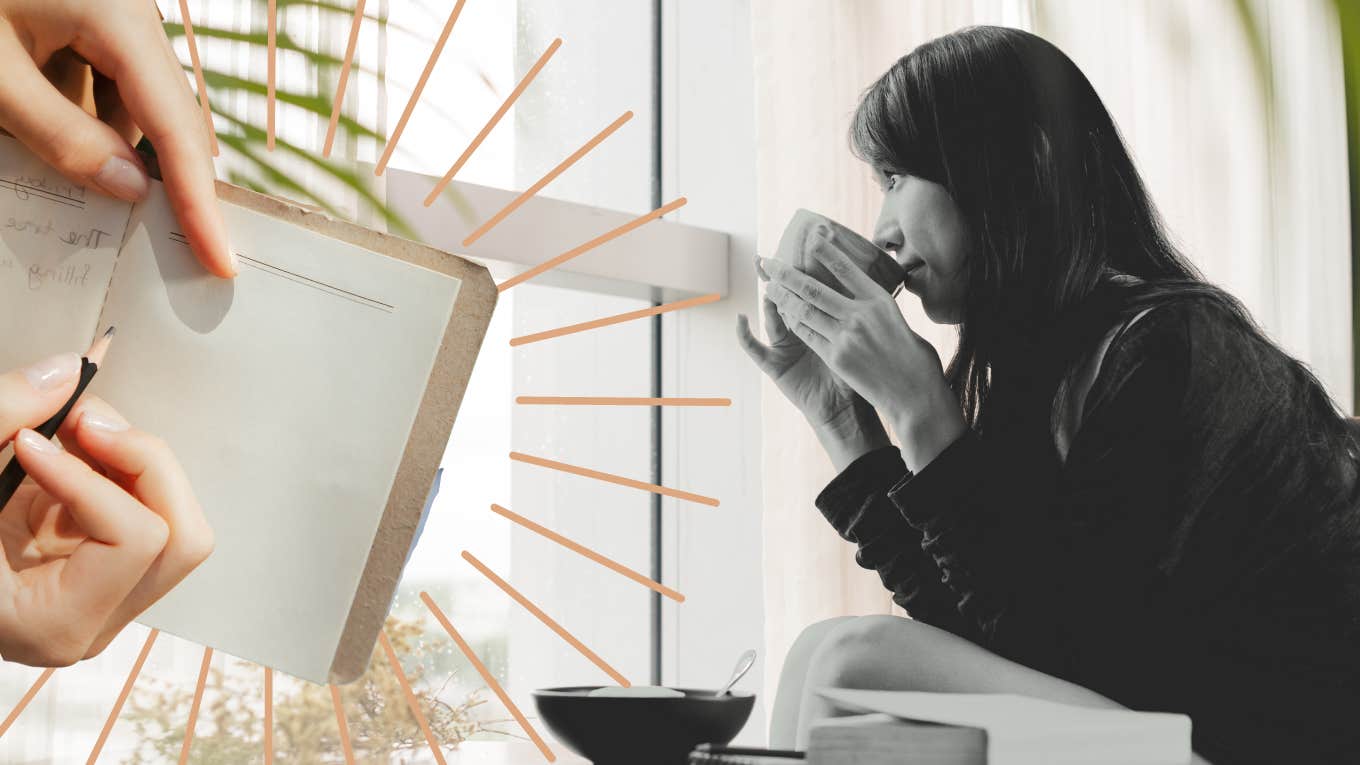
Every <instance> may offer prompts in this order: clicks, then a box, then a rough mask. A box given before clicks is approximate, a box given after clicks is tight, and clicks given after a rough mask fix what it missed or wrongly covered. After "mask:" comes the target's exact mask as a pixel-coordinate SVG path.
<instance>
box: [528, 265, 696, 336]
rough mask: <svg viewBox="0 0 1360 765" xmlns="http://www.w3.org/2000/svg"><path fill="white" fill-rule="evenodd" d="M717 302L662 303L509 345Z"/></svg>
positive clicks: (538, 334)
mask: <svg viewBox="0 0 1360 765" xmlns="http://www.w3.org/2000/svg"><path fill="white" fill-rule="evenodd" d="M507 283H508V280H507ZM511 286H513V285H511ZM719 300H722V295H719V294H718V293H716V292H715V293H712V294H710V295H700V296H699V297H692V298H688V299H686V300H677V301H675V302H674V303H663V304H661V305H655V306H652V307H651V308H642V309H639V310H636V311H628V312H627V313H620V314H616V315H614V316H606V317H604V318H603V319H592V320H590V321H583V322H581V323H580V324H569V325H567V326H565V327H558V328H557V329H549V330H545V331H543V332H535V333H534V334H532V335H520V336H519V337H513V338H511V339H510V345H515V346H518V345H528V344H529V343H537V342H539V341H541V340H551V339H553V338H554V337H562V336H563V335H574V334H576V333H577V332H585V331H587V330H591V329H599V328H600V327H608V326H611V325H614V324H622V323H623V322H625V321H632V320H634V319H644V318H646V317H648V316H656V315H658V314H663V313H670V312H671V311H679V310H682V309H685V308H693V307H694V306H696V305H706V304H708V303H716V302H717V301H719Z"/></svg>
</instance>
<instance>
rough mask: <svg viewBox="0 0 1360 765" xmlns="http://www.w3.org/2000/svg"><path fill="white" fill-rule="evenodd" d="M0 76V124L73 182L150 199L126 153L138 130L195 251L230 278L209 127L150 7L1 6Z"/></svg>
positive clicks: (121, 1)
mask: <svg viewBox="0 0 1360 765" xmlns="http://www.w3.org/2000/svg"><path fill="white" fill-rule="evenodd" d="M0 69H3V70H4V72H5V75H4V77H3V78H0V128H4V129H5V130H7V131H8V132H10V133H11V134H13V135H14V137H16V138H18V139H19V140H20V141H22V142H23V143H24V144H25V145H27V146H28V148H29V149H30V150H31V151H33V153H35V154H37V155H38V156H39V157H41V158H42V159H43V160H45V161H46V162H47V163H48V164H50V165H51V166H52V167H54V168H56V169H57V171H58V172H60V173H61V174H62V175H64V176H66V178H68V179H69V180H71V181H72V182H73V183H77V184H79V185H82V186H89V187H92V188H95V189H98V190H100V191H103V192H104V193H105V194H108V195H110V196H113V197H117V198H119V199H124V200H127V201H137V200H139V199H141V198H142V197H144V196H146V193H147V190H148V188H149V181H148V179H147V173H146V168H145V167H144V166H143V164H142V161H141V159H140V158H139V157H138V155H137V152H136V151H134V150H133V148H132V147H133V145H134V144H135V143H136V142H137V141H138V140H139V139H140V136H141V135H142V134H143V133H145V134H146V136H147V137H148V138H150V139H151V142H152V144H154V145H155V147H156V153H157V157H158V158H159V160H160V167H161V171H162V173H163V176H164V179H165V190H166V193H167V194H168V195H169V198H170V204H171V206H172V207H173V208H174V210H175V215H176V217H177V218H178V219H179V222H180V225H181V226H183V227H184V234H185V236H186V237H187V238H188V240H189V243H190V245H191V246H192V247H193V250H194V253H195V254H196V255H197V256H198V259H199V260H200V261H201V262H202V263H203V265H204V266H205V267H206V268H207V269H208V270H209V271H211V272H212V273H214V274H216V275H218V276H222V277H230V276H235V275H236V266H235V263H234V262H233V259H232V257H231V254H230V252H229V248H228V246H227V237H226V228H225V226H224V224H223V222H222V213H221V212H220V211H219V210H218V208H217V195H216V191H215V188H214V173H213V165H212V153H211V150H210V144H209V142H208V133H207V131H208V130H209V126H207V125H205V124H204V120H203V114H202V112H201V111H199V108H198V102H197V101H196V100H195V98H194V94H193V91H191V90H190V89H189V84H188V82H187V80H186V79H185V77H184V71H183V69H182V68H181V67H180V63H179V59H178V58H177V57H176V56H175V52H174V50H173V49H172V48H171V47H170V42H169V40H167V39H166V37H165V31H164V29H162V27H161V20H160V18H159V15H158V13H157V10H156V6H155V3H154V2H152V0H0Z"/></svg>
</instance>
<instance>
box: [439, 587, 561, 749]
mask: <svg viewBox="0 0 1360 765" xmlns="http://www.w3.org/2000/svg"><path fill="white" fill-rule="evenodd" d="M420 599H421V600H423V601H425V607H426V608H429V609H430V613H432V614H434V618H435V619H437V620H439V624H440V625H441V626H442V627H443V628H444V631H445V632H447V633H449V637H451V638H453V642H454V643H456V644H457V645H458V650H460V651H462V652H463V656H465V657H467V660H468V662H470V663H471V664H472V667H473V669H475V670H477V674H479V675H481V676H482V680H483V681H484V682H486V684H487V686H488V687H490V688H491V691H492V692H493V693H495V694H496V697H497V698H499V699H500V700H501V703H502V704H504V705H505V708H506V709H507V710H509V712H510V714H511V716H513V717H514V718H515V722H517V723H519V727H520V728H522V729H523V730H524V735H526V736H528V737H529V738H530V739H531V740H532V741H533V742H534V744H535V745H537V746H538V751H540V752H542V753H543V756H544V757H545V758H547V760H548V762H554V761H555V760H556V759H557V756H556V755H554V754H553V752H552V750H551V749H549V748H548V745H547V744H546V743H544V741H543V739H542V738H541V737H539V735H538V731H536V730H534V726H532V725H530V724H529V720H528V719H527V718H526V717H525V716H524V713H523V712H521V711H519V707H517V706H515V702H513V701H511V700H510V695H509V694H507V693H506V692H505V689H504V688H502V687H501V684H500V682H498V681H497V680H496V678H495V676H493V675H492V674H491V672H490V671H488V670H487V668H486V665H485V664H483V663H482V660H481V659H479V658H477V653H476V652H475V651H473V650H472V646H470V645H468V643H467V641H466V640H464V639H463V636H462V635H461V634H459V633H458V630H456V629H454V628H453V624H452V623H451V622H450V621H449V617H447V616H445V615H444V612H443V611H441V610H440V609H439V606H438V605H437V604H435V602H434V598H431V597H430V593H428V592H422V593H420Z"/></svg>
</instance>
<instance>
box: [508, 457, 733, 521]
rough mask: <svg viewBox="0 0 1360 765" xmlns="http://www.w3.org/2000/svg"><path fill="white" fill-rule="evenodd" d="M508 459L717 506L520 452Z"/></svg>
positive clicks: (695, 497)
mask: <svg viewBox="0 0 1360 765" xmlns="http://www.w3.org/2000/svg"><path fill="white" fill-rule="evenodd" d="M510 459H512V460H515V461H517V462H527V463H529V464H530V465H538V466H539V467H545V468H552V469H553V470H561V471H562V472H564V473H572V474H574V475H579V476H584V477H586V478H594V479H595V480H597V481H605V482H607V483H613V484H618V485H619V486H627V487H629V488H633V489H642V490H643V491H650V492H652V493H653V494H661V495H664V496H667V497H674V498H676V499H683V500H685V501H686V502H698V503H699V504H701V505H709V506H712V507H717V506H718V500H716V499H714V498H713V497H705V496H704V495H702V494H694V493H692V492H688V491H681V490H680V489H672V488H669V487H667V486H658V485H656V484H654V483H644V482H642V481H635V480H633V479H632V478H625V477H623V476H621V475H614V474H613V473H605V472H602V471H599V470H591V469H590V468H583V467H580V466H577V465H568V464H567V463H565V462H558V461H556V460H550V459H545V458H543V457H535V456H533V455H530V454H523V453H521V452H510Z"/></svg>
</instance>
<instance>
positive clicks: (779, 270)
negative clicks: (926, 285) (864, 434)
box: [760, 231, 966, 470]
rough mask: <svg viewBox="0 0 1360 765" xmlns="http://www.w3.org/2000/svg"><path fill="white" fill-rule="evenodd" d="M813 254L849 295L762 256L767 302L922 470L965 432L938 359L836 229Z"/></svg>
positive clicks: (909, 464)
mask: <svg viewBox="0 0 1360 765" xmlns="http://www.w3.org/2000/svg"><path fill="white" fill-rule="evenodd" d="M810 254H811V255H812V257H813V258H814V259H815V260H816V261H817V262H818V263H820V264H821V265H822V266H824V267H825V268H826V269H827V270H828V271H829V272H830V273H831V274H832V276H834V277H835V279H836V280H837V281H838V282H840V284H841V286H842V287H844V288H845V290H846V292H847V293H848V296H847V295H842V294H840V293H839V292H838V291H837V290H835V289H833V288H832V287H831V286H829V285H826V284H823V283H822V282H819V281H817V280H816V279H813V278H812V277H810V276H808V275H807V274H804V273H802V272H800V271H799V270H797V269H796V268H794V267H792V266H790V265H789V264H787V263H784V262H782V261H778V260H772V259H766V258H762V259H761V260H760V265H761V267H762V268H763V269H764V271H765V272H766V273H768V275H769V277H770V283H769V285H768V286H767V287H766V292H765V295H766V298H767V299H769V300H771V301H773V302H774V304H775V306H776V307H777V308H778V310H779V316H780V318H781V319H782V320H783V322H784V324H785V325H787V326H788V327H789V329H790V330H791V331H792V332H793V333H794V334H795V335H797V337H798V338H799V339H800V340H802V341H803V342H804V343H806V344H807V346H808V347H809V348H810V349H812V352H813V353H816V354H817V356H818V357H819V358H820V359H821V360H822V361H823V362H825V363H826V365H827V367H829V368H830V369H831V371H833V372H835V373H836V375H837V376H838V377H840V378H841V379H843V380H844V381H845V382H846V384H848V385H849V386H850V387H851V388H852V389H854V391H855V392H856V393H858V394H859V395H861V396H863V397H864V398H865V400H866V401H868V403H869V404H870V405H871V406H873V407H874V409H876V410H877V411H878V412H879V413H880V414H882V415H883V416H884V417H885V418H886V419H887V420H888V422H889V423H891V424H892V426H893V428H894V430H895V431H896V433H897V435H898V438H899V439H901V441H902V454H903V459H904V460H905V461H906V462H907V467H908V468H910V469H912V470H917V469H919V468H920V467H923V466H924V465H925V464H926V463H927V462H929V461H930V460H931V459H933V458H934V457H935V455H936V454H938V453H939V452H940V451H942V450H943V449H944V447H945V446H947V445H949V443H951V442H952V441H953V440H954V439H956V438H957V437H958V436H959V435H961V434H962V433H963V429H964V427H966V425H965V423H964V421H963V413H962V411H961V410H960V409H959V406H958V403H957V400H956V399H955V398H954V396H953V393H952V392H951V391H950V389H949V385H948V383H947V382H946V380H945V378H944V374H943V371H942V369H941V366H940V358H939V355H938V354H937V353H936V352H935V349H934V347H933V346H931V345H930V343H928V342H926V340H925V339H924V338H922V337H921V336H920V335H918V334H916V333H915V332H914V331H912V329H911V327H910V326H908V325H907V320H906V317H904V316H903V315H902V311H901V310H900V309H899V308H898V306H897V304H896V303H895V302H893V299H892V296H891V295H890V294H888V292H886V291H885V290H884V289H883V288H882V287H881V286H879V285H878V284H876V283H874V281H873V280H872V279H871V278H870V277H869V276H868V275H867V274H865V273H864V272H863V271H861V270H860V269H859V268H858V267H857V266H856V265H855V263H854V261H852V260H851V259H850V257H849V256H848V255H847V254H846V253H845V252H843V251H842V250H841V249H840V247H838V246H837V244H836V241H835V232H830V231H828V232H826V234H825V235H824V236H823V237H822V238H821V239H820V241H819V242H818V243H817V244H816V245H815V246H813V247H812V248H811V253H810Z"/></svg>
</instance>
